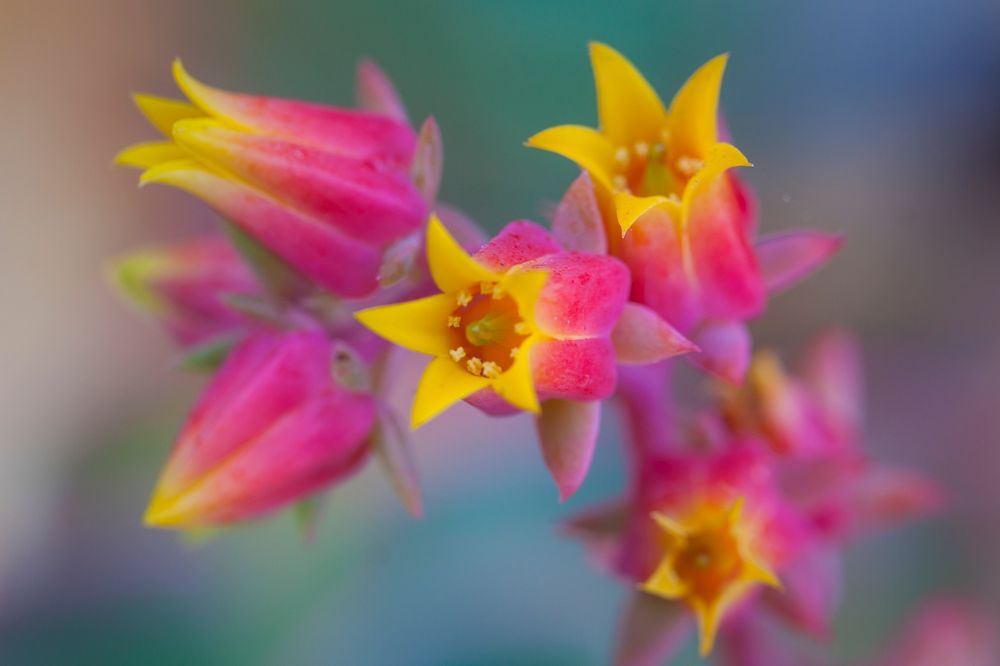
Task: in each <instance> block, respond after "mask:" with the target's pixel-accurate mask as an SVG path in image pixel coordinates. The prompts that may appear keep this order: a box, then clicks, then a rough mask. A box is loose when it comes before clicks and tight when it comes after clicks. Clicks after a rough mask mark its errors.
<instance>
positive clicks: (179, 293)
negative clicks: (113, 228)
mask: <svg viewBox="0 0 1000 666" xmlns="http://www.w3.org/2000/svg"><path fill="white" fill-rule="evenodd" d="M110 275H111V279H112V280H113V281H114V282H115V283H116V284H117V285H118V287H119V288H120V289H121V292H122V294H123V295H124V296H125V297H126V298H127V299H128V300H129V301H130V302H131V303H132V304H133V305H135V306H136V307H137V308H139V309H140V310H142V311H143V312H145V313H147V314H149V315H152V316H153V317H154V318H155V319H157V320H158V321H159V322H160V324H161V325H162V326H163V327H164V328H165V329H166V331H167V333H168V334H169V335H170V336H171V337H172V338H173V339H174V340H175V341H176V342H177V343H178V344H180V345H182V346H192V345H197V344H200V343H203V342H206V341H208V340H211V339H212V338H218V337H222V336H225V335H226V334H229V333H234V332H236V331H238V330H240V329H241V328H242V327H243V325H244V322H243V320H242V318H241V317H240V316H239V314H238V313H236V312H235V311H233V310H232V309H230V308H228V307H227V306H226V304H225V302H224V301H223V299H224V297H226V296H242V295H249V294H254V293H256V292H257V291H258V288H259V287H258V285H257V283H256V281H255V280H254V278H253V276H252V275H251V274H250V271H249V270H248V269H247V267H246V265H245V264H244V263H243V261H242V260H241V259H240V256H239V254H238V253H237V252H236V251H235V250H234V249H233V248H232V246H231V245H230V244H229V243H228V242H227V241H226V240H225V239H224V238H223V237H221V236H218V235H206V236H203V237H200V238H195V239H193V240H187V241H182V242H179V243H173V244H170V245H163V246H160V247H154V248H148V249H143V250H137V251H133V252H130V253H128V254H126V255H123V256H121V257H119V258H118V259H116V260H115V261H114V262H113V263H112V264H111V267H110Z"/></svg>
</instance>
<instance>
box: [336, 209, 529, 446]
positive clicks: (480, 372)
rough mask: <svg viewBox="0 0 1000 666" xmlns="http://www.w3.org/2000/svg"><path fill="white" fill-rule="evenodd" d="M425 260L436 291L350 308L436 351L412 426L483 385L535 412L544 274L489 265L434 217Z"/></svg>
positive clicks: (402, 342) (369, 323) (386, 334)
mask: <svg viewBox="0 0 1000 666" xmlns="http://www.w3.org/2000/svg"><path fill="white" fill-rule="evenodd" d="M427 262H428V264H429V266H430V272H431V277H432V278H433V280H434V283H435V284H436V285H437V287H438V289H440V290H441V292H442V293H440V294H438V295H436V296H429V297H427V298H421V299H418V300H415V301H409V302H407V303H400V304H396V305H384V306H380V307H374V308H369V309H367V310H363V311H361V312H358V313H357V314H356V317H357V319H358V320H359V321H360V322H361V323H362V324H364V325H365V326H366V327H368V328H369V329H371V330H372V331H374V332H375V333H377V334H378V335H380V336H382V337H383V338H385V339H387V340H389V341H390V342H393V343H395V344H397V345H399V346H401V347H405V348H406V349H410V350H413V351H415V352H419V353H422V354H428V355H430V356H433V357H434V359H433V360H432V361H431V362H430V364H429V365H428V366H427V369H426V370H424V374H423V376H422V377H421V379H420V383H419V385H418V387H417V392H416V396H415V397H414V401H413V412H412V415H411V419H410V420H411V426H412V427H414V428H416V427H418V426H420V425H422V424H424V423H426V422H427V421H429V420H430V419H431V418H433V417H434V416H436V415H437V414H439V413H441V412H442V411H444V410H445V409H447V408H448V407H449V406H451V405H452V404H454V403H455V402H458V401H459V400H462V399H464V398H467V397H469V396H470V395H472V394H473V393H476V392H477V391H480V390H482V389H485V388H492V389H493V390H494V391H496V393H497V394H498V395H499V396H500V397H502V398H503V399H504V400H506V401H507V402H509V403H511V404H512V405H514V406H515V407H518V408H520V409H523V410H527V411H530V412H536V413H537V412H538V411H539V404H538V396H537V395H536V392H535V386H534V382H533V380H532V374H531V364H530V358H529V352H530V350H531V348H532V346H533V345H535V344H536V343H537V342H539V341H541V340H542V339H543V336H542V334H541V333H540V332H539V331H538V329H537V327H536V325H535V320H534V312H535V304H536V302H537V301H538V298H539V295H540V294H541V291H542V287H543V286H544V285H545V281H546V279H547V273H546V272H544V271H537V270H535V271H531V270H521V269H519V268H518V267H516V266H515V267H514V268H512V269H510V270H509V271H507V272H505V273H496V272H493V271H491V270H489V269H488V268H486V267H485V266H483V265H482V264H480V263H479V262H477V261H476V260H475V259H473V258H472V257H471V256H469V255H468V254H467V253H466V252H465V250H463V249H462V247H461V246H460V245H459V244H458V243H457V242H456V241H455V240H454V239H453V238H452V237H451V236H450V235H449V234H448V232H447V231H446V230H445V228H444V226H443V225H442V224H441V222H440V220H438V219H437V217H435V216H432V217H431V219H430V223H429V224H428V228H427Z"/></svg>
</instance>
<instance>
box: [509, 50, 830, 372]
mask: <svg viewBox="0 0 1000 666" xmlns="http://www.w3.org/2000/svg"><path fill="white" fill-rule="evenodd" d="M590 56H591V62H592V65H593V69H594V78H595V82H596V87H597V97H598V104H597V105H598V115H599V117H600V125H601V129H600V130H595V129H591V128H588V127H580V126H560V127H554V128H551V129H548V130H544V131H542V132H540V133H539V134H536V135H535V136H533V137H531V138H530V139H529V140H528V142H527V143H528V145H529V146H531V147H535V148H541V149H544V150H549V151H552V152H555V153H558V154H560V155H563V156H565V157H568V158H569V159H571V160H573V161H574V162H576V163H577V164H578V165H579V166H580V167H581V168H582V169H583V170H584V175H583V176H581V178H580V179H578V180H577V182H576V183H574V185H573V186H572V187H571V188H570V191H569V192H567V195H566V197H565V198H564V205H562V206H561V207H560V211H561V212H562V213H563V217H564V218H568V219H569V220H571V223H570V224H567V223H566V222H565V221H564V220H560V219H559V217H560V216H559V215H558V214H557V219H556V222H555V223H554V226H555V228H556V233H557V235H559V236H560V237H561V235H562V234H563V233H579V228H580V226H579V224H576V223H577V222H578V221H579V220H580V219H581V218H583V217H594V218H596V219H597V224H591V225H587V226H585V227H584V228H585V229H587V231H586V234H587V235H589V236H591V237H593V236H595V235H598V234H600V235H603V236H605V237H604V238H602V239H600V241H599V244H600V245H601V246H602V247H604V248H606V251H607V252H609V253H610V254H612V255H614V256H616V257H619V258H620V259H621V260H622V261H624V262H625V264H626V265H627V266H628V267H629V269H630V271H631V272H632V293H631V299H632V300H633V301H635V302H637V303H641V304H643V305H646V306H648V307H649V308H651V309H652V310H654V311H655V312H656V313H657V314H659V315H660V316H661V317H662V318H663V319H665V320H666V321H668V322H670V324H672V325H673V326H675V327H676V328H677V330H678V331H679V332H680V333H682V334H684V335H687V336H689V337H691V338H692V340H693V341H694V342H695V343H697V344H698V346H699V347H700V348H701V353H699V354H694V355H692V356H691V357H690V358H691V360H692V361H694V362H696V363H697V364H699V365H700V366H701V367H703V368H705V369H706V370H709V371H711V372H713V373H715V374H717V375H719V376H721V377H723V378H725V379H727V380H729V381H731V382H733V383H737V384H738V383H740V381H742V378H743V373H744V372H745V370H746V365H747V362H748V360H749V359H748V355H749V349H750V337H749V334H748V332H747V330H746V327H745V324H744V322H745V321H746V320H747V319H749V318H752V317H754V316H756V315H758V314H759V313H760V312H761V311H762V310H763V308H764V306H765V303H766V293H767V291H768V290H778V289H782V288H784V287H786V286H787V285H788V284H789V283H791V282H793V281H795V280H796V279H799V278H801V277H802V276H804V275H805V274H807V273H809V272H810V271H811V270H812V269H814V268H816V267H817V266H818V265H820V264H821V263H822V262H823V261H825V260H826V259H827V258H828V257H829V256H830V255H831V254H832V253H833V252H834V251H835V250H836V249H837V247H838V246H839V244H840V240H839V238H837V237H835V236H831V235H827V234H820V233H813V232H796V233H788V234H782V235H779V236H775V237H772V238H765V239H761V240H760V242H759V244H758V245H757V246H755V245H754V244H753V242H752V235H753V233H754V217H755V211H754V206H753V202H752V199H751V196H750V194H749V192H748V191H747V190H746V188H745V187H744V186H743V185H742V184H741V183H740V181H739V180H738V179H737V177H736V176H735V175H734V174H733V172H732V171H731V169H732V167H736V166H749V162H747V160H746V158H745V157H744V156H743V154H742V153H740V151H739V150H737V149H736V148H735V147H733V146H732V145H731V144H728V143H724V142H720V141H719V140H718V135H719V131H718V129H717V115H718V102H719V90H720V86H721V82H722V75H723V71H724V69H725V65H726V56H719V57H717V58H714V59H712V60H711V61H709V62H708V63H706V64H705V65H704V66H702V67H701V68H700V69H699V70H698V71H696V72H695V73H694V74H693V75H692V76H691V78H690V79H688V81H687V83H685V84H684V86H683V87H682V88H681V90H680V91H679V92H678V93H677V95H676V96H675V97H674V99H673V102H672V103H671V105H670V107H669V109H668V108H666V107H664V105H663V103H662V102H661V101H660V99H659V98H658V97H657V95H656V93H655V92H654V91H653V89H652V88H651V87H650V85H649V83H648V82H647V81H646V80H645V79H644V78H643V77H642V75H641V74H640V73H639V72H638V71H637V70H636V69H635V67H634V66H633V65H632V64H631V63H630V62H629V61H628V60H626V59H625V58H624V57H623V56H622V55H621V54H619V53H618V52H617V51H615V50H614V49H612V48H610V47H608V46H605V45H603V44H592V45H591V47H590Z"/></svg>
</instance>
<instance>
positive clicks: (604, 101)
mask: <svg viewBox="0 0 1000 666" xmlns="http://www.w3.org/2000/svg"><path fill="white" fill-rule="evenodd" d="M590 64H591V66H592V67H593V69H594V84H595V85H596V87H597V113H598V117H599V118H600V121H601V130H602V131H603V132H604V134H605V135H607V137H608V139H609V140H610V141H611V143H612V144H613V145H615V146H631V145H632V144H634V143H635V142H637V141H656V140H659V137H660V132H661V131H662V130H663V129H665V128H666V126H667V114H666V110H665V109H664V108H663V102H661V101H660V98H659V96H658V95H657V94H656V91H655V90H653V88H652V86H650V85H649V82H648V81H646V79H645V78H644V77H643V76H642V74H640V73H639V71H638V70H637V69H636V68H635V66H634V65H633V64H632V63H631V62H629V61H628V60H627V59H626V58H625V56H623V55H622V54H620V53H618V51H616V50H614V49H613V48H611V47H610V46H607V45H605V44H600V43H598V42H591V43H590Z"/></svg>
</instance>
